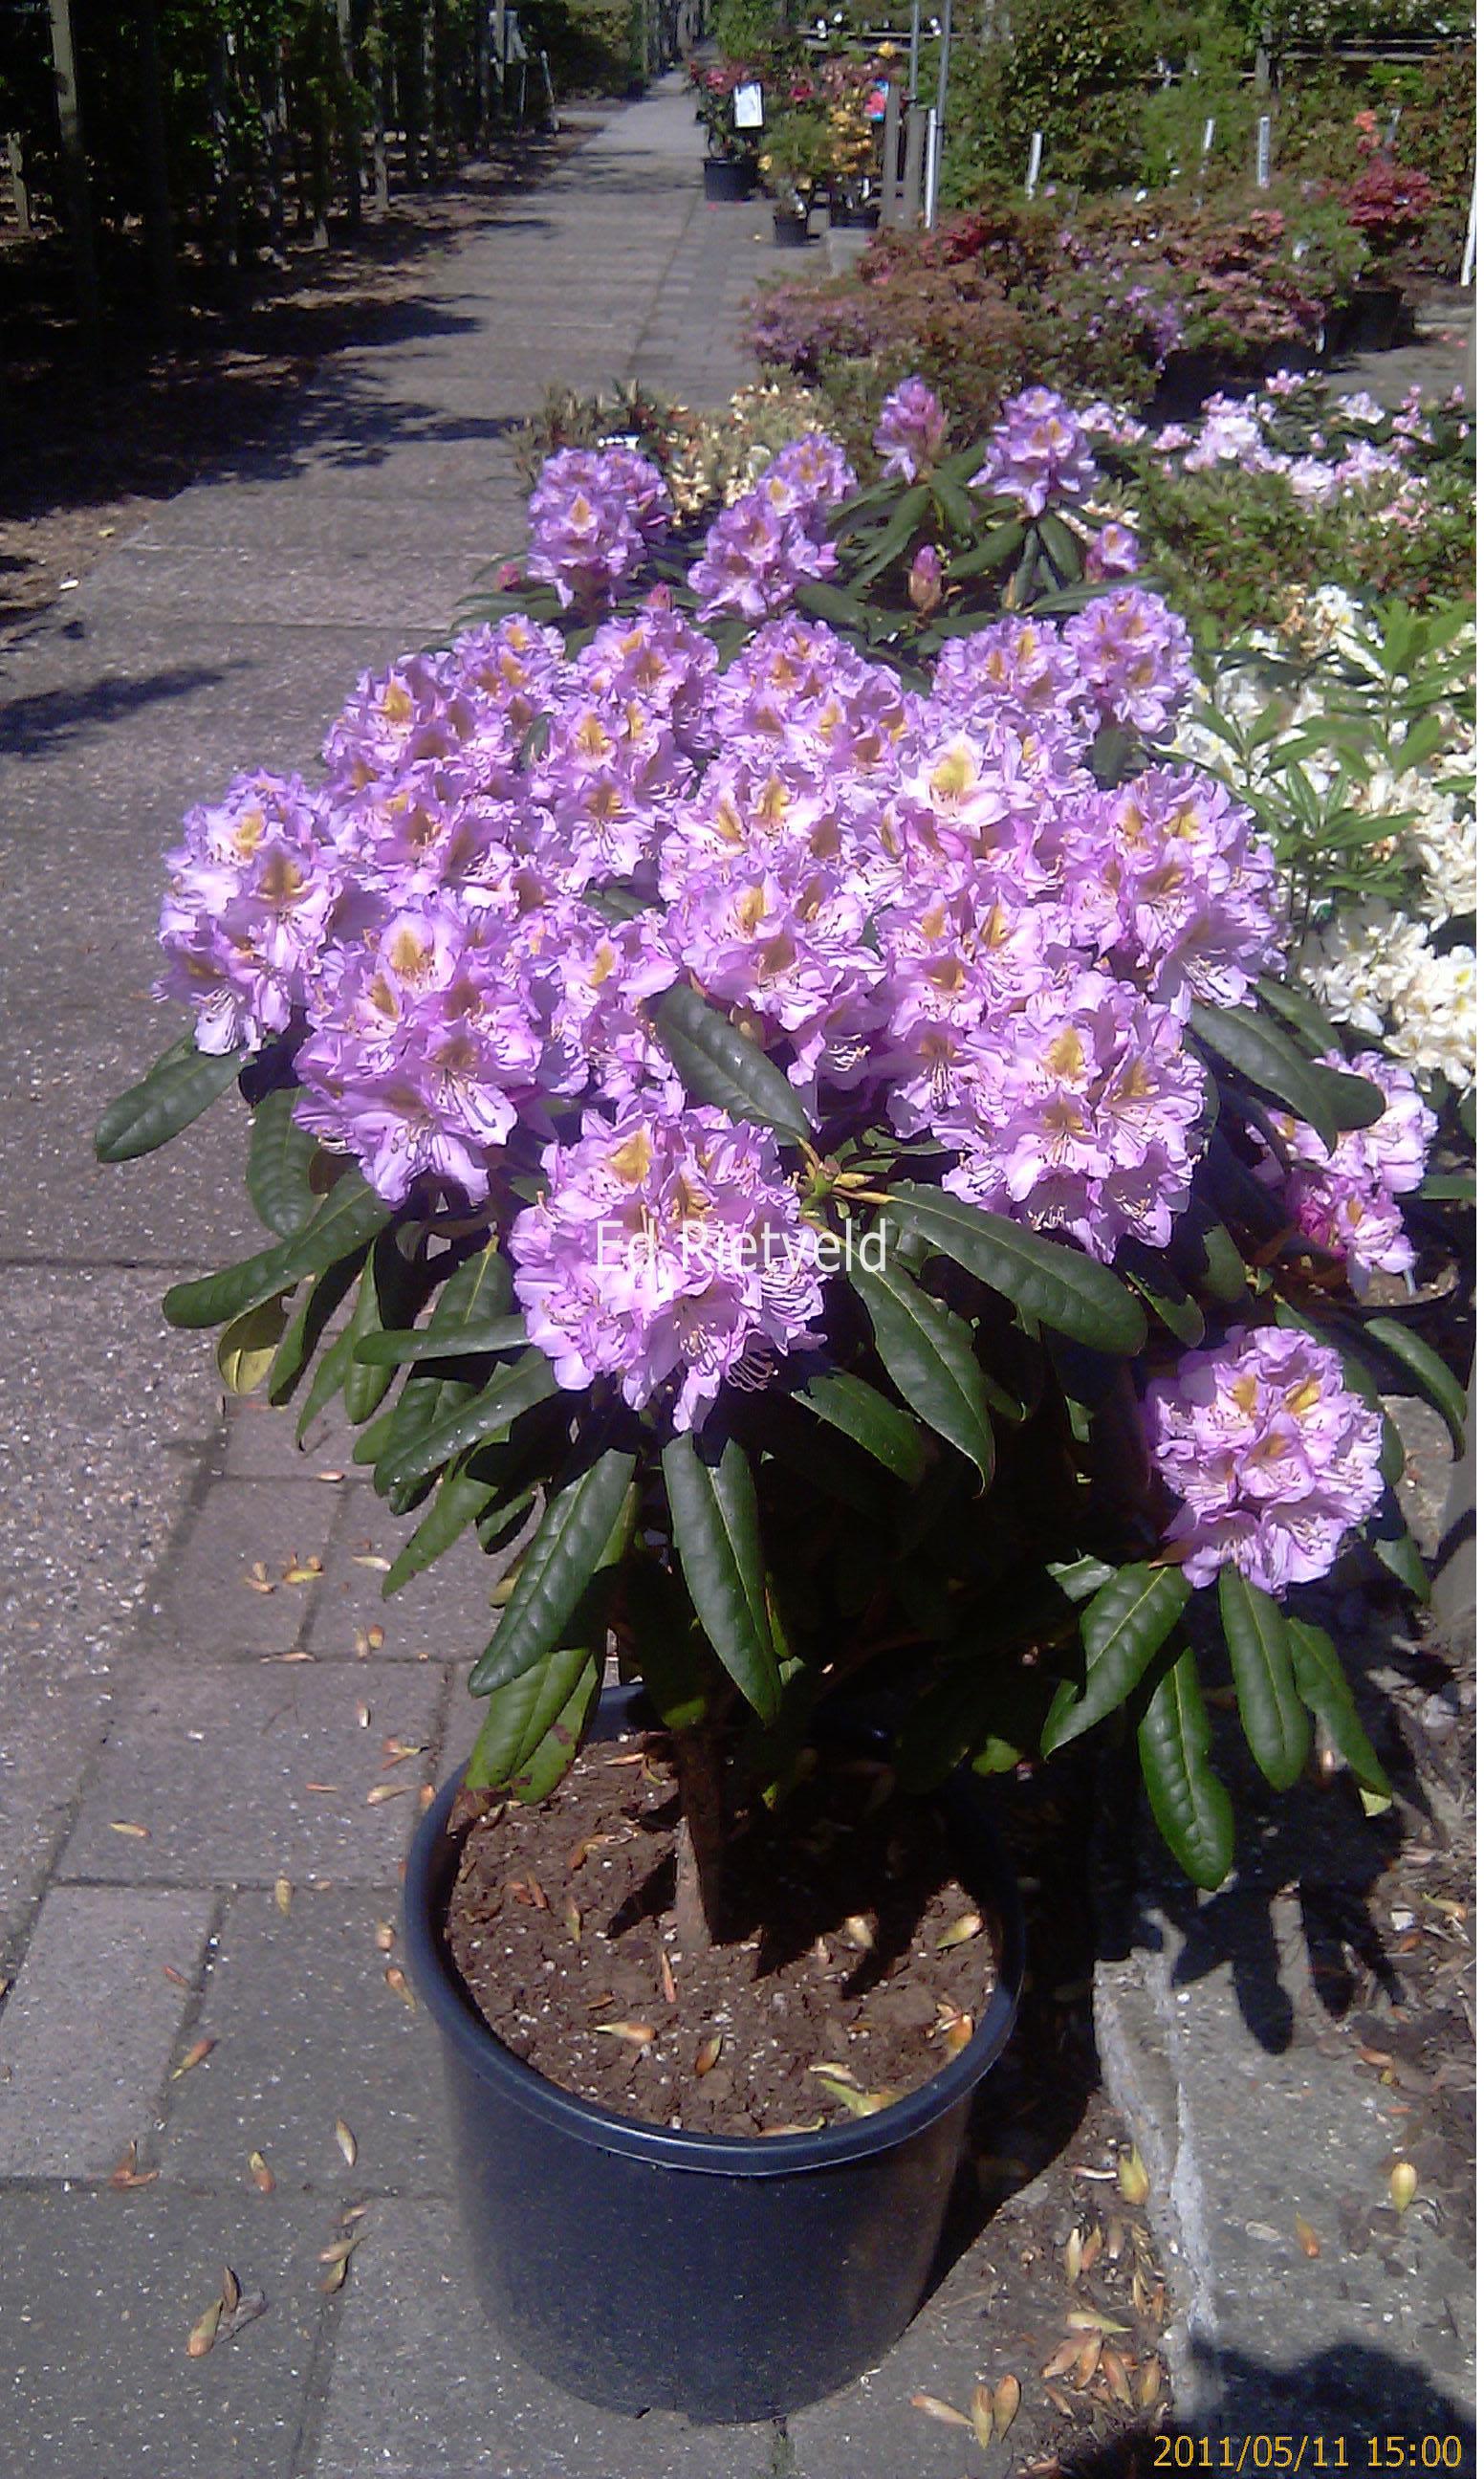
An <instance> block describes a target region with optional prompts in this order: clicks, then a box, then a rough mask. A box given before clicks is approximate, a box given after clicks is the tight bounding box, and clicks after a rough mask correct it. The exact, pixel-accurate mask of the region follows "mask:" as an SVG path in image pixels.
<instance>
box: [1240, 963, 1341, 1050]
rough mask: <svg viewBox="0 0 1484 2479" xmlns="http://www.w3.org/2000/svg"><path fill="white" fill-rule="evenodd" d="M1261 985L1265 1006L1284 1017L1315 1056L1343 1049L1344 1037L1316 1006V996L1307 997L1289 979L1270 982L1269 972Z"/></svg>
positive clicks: (1290, 1027) (1292, 1030)
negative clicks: (1341, 1039) (1294, 987)
mask: <svg viewBox="0 0 1484 2479" xmlns="http://www.w3.org/2000/svg"><path fill="white" fill-rule="evenodd" d="M1257 987H1258V994H1259V996H1260V997H1261V998H1262V1000H1263V1002H1264V1004H1265V1006H1267V1007H1269V1008H1270V1009H1272V1011H1273V1013H1274V1015H1279V1016H1281V1017H1282V1018H1283V1020H1284V1022H1285V1024H1286V1025H1287V1026H1288V1028H1289V1030H1290V1032H1291V1033H1296V1034H1297V1035H1298V1038H1299V1040H1300V1041H1301V1042H1302V1043H1303V1045H1304V1048H1305V1049H1306V1050H1307V1051H1308V1052H1309V1053H1310V1055H1311V1057H1312V1058H1316V1059H1318V1058H1319V1057H1320V1056H1321V1055H1322V1054H1323V1053H1324V1052H1325V1051H1326V1050H1338V1049H1339V1047H1340V1036H1339V1035H1338V1034H1337V1033H1336V1031H1335V1028H1334V1026H1333V1025H1332V1024H1331V1023H1330V1020H1329V1018H1328V1016H1327V1015H1325V1013H1324V1012H1323V1009H1321V1008H1317V1007H1316V1006H1315V1004H1314V1001H1313V999H1307V998H1305V996H1304V994H1303V992H1302V990H1295V989H1292V988H1291V987H1290V985H1289V984H1288V983H1287V982H1274V981H1270V980H1269V979H1268V978H1267V974H1266V973H1265V974H1263V975H1261V976H1260V978H1259V981H1258V984H1257Z"/></svg>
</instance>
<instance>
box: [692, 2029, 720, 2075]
mask: <svg viewBox="0 0 1484 2479" xmlns="http://www.w3.org/2000/svg"><path fill="white" fill-rule="evenodd" d="M721 2054H722V2035H721V2033H720V2032H712V2033H711V2034H710V2036H709V2038H707V2039H704V2040H703V2041H702V2043H701V2046H700V2048H699V2049H698V2050H697V2051H696V2072H697V2074H698V2075H708V2074H709V2073H710V2071H711V2068H712V2067H713V2066H714V2065H715V2063H716V2060H717V2058H718V2057H720V2056H721Z"/></svg>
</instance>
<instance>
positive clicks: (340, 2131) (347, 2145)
mask: <svg viewBox="0 0 1484 2479" xmlns="http://www.w3.org/2000/svg"><path fill="white" fill-rule="evenodd" d="M335 2140H336V2142H337V2143H338V2144H339V2145H340V2148H341V2150H342V2152H343V2153H344V2154H345V2166H346V2168H347V2169H353V2168H354V2167H355V2155H356V2140H355V2136H354V2135H353V2134H351V2132H350V2129H349V2127H348V2126H347V2125H346V2124H345V2119H344V2118H343V2117H338V2118H337V2119H336V2120H335Z"/></svg>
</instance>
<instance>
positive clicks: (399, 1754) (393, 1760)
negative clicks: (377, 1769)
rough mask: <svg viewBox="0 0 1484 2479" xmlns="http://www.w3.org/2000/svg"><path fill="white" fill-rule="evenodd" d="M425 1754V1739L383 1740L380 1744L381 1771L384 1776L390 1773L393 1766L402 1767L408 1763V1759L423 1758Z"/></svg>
mask: <svg viewBox="0 0 1484 2479" xmlns="http://www.w3.org/2000/svg"><path fill="white" fill-rule="evenodd" d="M426 1753H427V1742H426V1740H425V1739H383V1740H382V1742H381V1770H382V1772H383V1773H384V1774H386V1773H390V1772H391V1770H392V1767H393V1766H394V1765H404V1764H406V1762H407V1761H408V1758H409V1757H411V1756H425V1755H426Z"/></svg>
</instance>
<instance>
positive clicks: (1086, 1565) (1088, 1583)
mask: <svg viewBox="0 0 1484 2479" xmlns="http://www.w3.org/2000/svg"><path fill="white" fill-rule="evenodd" d="M1046 1572H1047V1574H1048V1575H1049V1576H1050V1577H1051V1580H1052V1582H1053V1583H1054V1584H1055V1585H1056V1587H1057V1590H1058V1591H1059V1592H1061V1593H1064V1594H1065V1595H1066V1597H1067V1599H1068V1600H1069V1601H1090V1599H1091V1598H1092V1596H1093V1594H1094V1593H1100V1592H1101V1591H1102V1589H1103V1586H1104V1585H1105V1584H1111V1583H1112V1582H1113V1577H1114V1576H1115V1575H1116V1573H1117V1572H1118V1570H1117V1568H1116V1567H1110V1566H1109V1564H1108V1562H1107V1560H1106V1558H1066V1559H1060V1558H1052V1559H1050V1560H1048V1562H1047V1566H1046Z"/></svg>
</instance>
